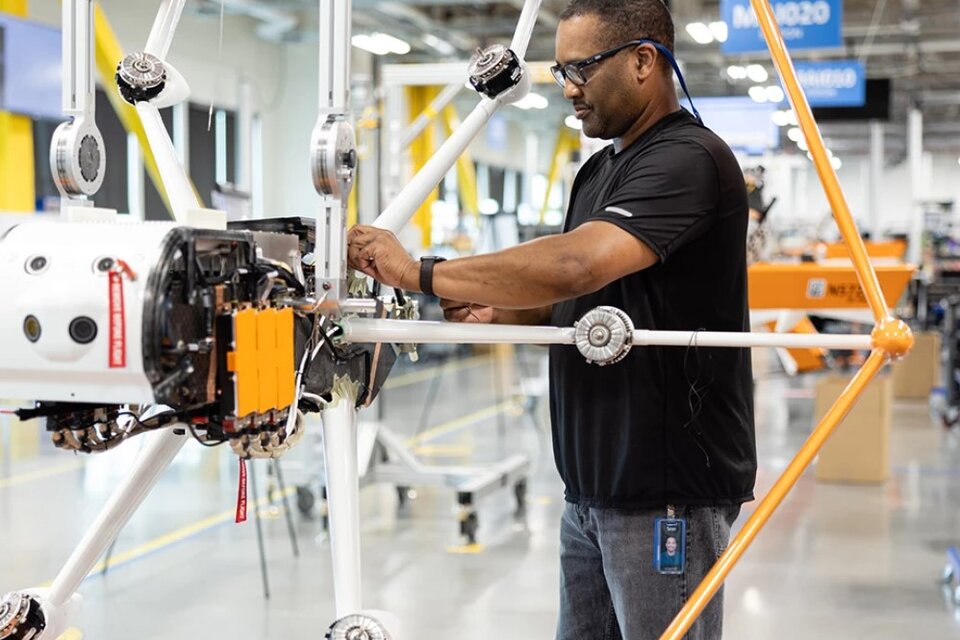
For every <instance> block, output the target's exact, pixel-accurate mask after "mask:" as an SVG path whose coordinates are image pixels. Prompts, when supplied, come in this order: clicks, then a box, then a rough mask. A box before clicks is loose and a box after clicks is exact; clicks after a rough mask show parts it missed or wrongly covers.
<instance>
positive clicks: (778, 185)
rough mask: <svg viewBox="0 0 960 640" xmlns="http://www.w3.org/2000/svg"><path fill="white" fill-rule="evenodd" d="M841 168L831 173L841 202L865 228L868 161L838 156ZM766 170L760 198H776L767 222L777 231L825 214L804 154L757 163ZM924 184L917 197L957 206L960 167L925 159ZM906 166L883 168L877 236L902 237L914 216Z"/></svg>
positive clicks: (948, 159)
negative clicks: (834, 174) (844, 200)
mask: <svg viewBox="0 0 960 640" xmlns="http://www.w3.org/2000/svg"><path fill="white" fill-rule="evenodd" d="M842 160H843V165H842V166H841V167H840V170H839V171H838V172H837V176H838V178H839V179H840V186H841V187H842V188H843V192H844V194H845V195H846V198H847V204H848V205H849V206H850V210H851V212H852V213H853V216H854V218H855V219H856V220H857V222H858V224H861V225H862V227H863V228H867V227H868V226H869V221H870V219H871V212H870V211H869V210H868V207H869V189H870V180H869V163H870V159H869V158H868V157H866V156H851V157H844V158H842ZM760 163H761V164H763V165H764V166H765V167H766V169H767V186H766V188H765V189H764V196H765V197H766V198H768V199H769V198H771V197H773V196H778V197H779V199H778V202H777V205H776V207H775V208H774V209H773V210H772V211H771V216H773V218H771V221H772V222H774V224H776V225H777V226H778V227H782V226H784V225H789V224H791V223H795V222H796V223H809V224H816V223H817V222H819V221H820V220H821V219H822V218H823V217H824V216H827V215H829V214H830V207H829V205H828V203H827V198H826V196H825V195H824V192H823V187H822V186H821V185H820V180H819V178H818V177H817V173H816V171H815V170H814V167H813V164H812V163H811V162H809V161H808V160H807V158H806V156H801V157H796V156H794V157H785V156H781V157H770V158H764V159H763V160H761V161H760ZM925 174H926V178H927V179H926V180H925V183H926V184H925V185H923V187H922V191H921V193H922V197H923V198H925V199H931V200H954V201H955V202H956V203H957V204H956V205H955V208H958V207H960V165H958V163H957V158H956V157H955V156H952V155H927V156H926V161H925ZM911 200H912V196H911V187H910V170H909V164H908V163H907V162H906V161H904V162H901V163H900V164H899V165H897V166H894V167H885V168H884V172H883V176H882V179H881V181H880V193H879V198H878V199H877V201H878V202H879V204H880V210H879V211H878V212H877V222H878V227H879V232H880V233H884V232H888V231H892V232H900V233H907V232H908V231H909V229H910V220H911V218H912V216H914V215H919V212H918V210H917V209H915V208H914V206H913V205H912V203H911Z"/></svg>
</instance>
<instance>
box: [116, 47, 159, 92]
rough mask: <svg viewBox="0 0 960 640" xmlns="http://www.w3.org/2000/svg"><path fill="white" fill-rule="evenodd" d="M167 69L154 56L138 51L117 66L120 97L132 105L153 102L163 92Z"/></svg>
mask: <svg viewBox="0 0 960 640" xmlns="http://www.w3.org/2000/svg"><path fill="white" fill-rule="evenodd" d="M166 81H167V69H166V67H165V66H164V64H163V62H162V61H161V60H160V59H159V58H157V57H156V56H154V55H151V54H149V53H146V52H143V51H138V52H136V53H131V54H130V55H128V56H126V57H125V58H124V59H123V60H121V61H120V64H119V65H117V86H118V87H119V89H120V95H122V96H123V99H124V100H126V101H127V102H129V103H131V104H136V103H138V102H146V101H148V100H151V99H153V98H155V97H157V96H158V95H160V92H161V91H163V87H164V85H165V83H166Z"/></svg>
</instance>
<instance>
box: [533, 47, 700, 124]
mask: <svg viewBox="0 0 960 640" xmlns="http://www.w3.org/2000/svg"><path fill="white" fill-rule="evenodd" d="M642 44H651V45H653V46H654V48H656V50H657V51H659V52H660V54H661V55H663V56H664V57H665V58H666V59H667V61H668V62H669V63H670V66H671V67H673V72H674V73H676V74H677V80H678V81H679V82H680V88H681V89H682V90H683V94H684V95H685V96H686V97H687V101H688V102H689V103H690V109H691V110H692V111H693V115H694V117H695V118H696V119H697V121H699V122H700V124H703V118H701V117H700V112H699V111H697V107H696V106H695V105H694V104H693V98H691V97H690V91H689V90H687V83H686V81H685V80H684V79H683V73H682V72H681V71H680V65H679V64H677V59H676V58H674V57H673V54H672V53H671V52H670V49H667V48H666V47H665V46H663V45H662V44H660V43H659V42H657V41H656V40H650V39H649V38H640V39H639V40H631V41H630V42H624V43H623V44H621V45H619V46H616V47H613V48H612V49H607V50H606V51H601V52H600V53H595V54H594V55H592V56H590V57H589V58H586V59H585V60H580V61H578V62H568V63H567V64H559V63H558V64H555V65H553V66H552V67H550V74H551V75H552V76H553V79H554V80H556V82H557V84H559V85H560V88H561V89H563V88H565V87H566V85H567V79H569V80H570V82H572V83H573V84H575V85H576V86H578V87H582V86H584V85H585V84H587V80H588V78H586V77H585V76H584V75H583V73H582V71H583V69H585V68H586V67H589V66H590V65H592V64H596V63H598V62H600V61H601V60H605V59H606V58H609V57H610V56H613V55H616V54H617V53H619V52H621V51H623V50H624V49H626V48H627V47H639V46H640V45H642ZM572 74H576V75H577V76H579V77H580V78H582V79H583V82H578V81H577V80H575V79H574V76H573V75H572Z"/></svg>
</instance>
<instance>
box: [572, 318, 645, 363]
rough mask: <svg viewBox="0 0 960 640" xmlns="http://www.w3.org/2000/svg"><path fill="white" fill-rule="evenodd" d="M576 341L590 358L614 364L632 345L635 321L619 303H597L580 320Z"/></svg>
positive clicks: (589, 359) (595, 361)
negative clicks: (615, 304)
mask: <svg viewBox="0 0 960 640" xmlns="http://www.w3.org/2000/svg"><path fill="white" fill-rule="evenodd" d="M574 341H575V343H576V345H577V349H579V350H580V353H581V354H582V355H583V357H584V358H586V359H587V362H589V363H591V364H597V365H599V366H601V367H602V366H605V365H608V364H614V363H616V362H620V361H621V360H623V359H624V358H625V357H626V355H627V353H629V352H630V347H631V346H633V322H632V321H631V320H630V316H628V315H627V314H626V313H624V312H623V311H621V310H620V309H617V308H616V307H597V308H596V309H591V310H590V311H588V312H587V313H585V314H584V316H583V317H582V318H580V320H579V321H577V324H576V325H575V331H574Z"/></svg>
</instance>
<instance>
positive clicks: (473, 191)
mask: <svg viewBox="0 0 960 640" xmlns="http://www.w3.org/2000/svg"><path fill="white" fill-rule="evenodd" d="M442 115H443V132H444V134H445V135H446V136H447V137H448V138H449V137H450V136H452V135H453V132H454V131H456V130H457V128H458V127H459V126H460V117H459V116H458V115H457V109H456V107H454V106H453V105H452V104H448V105H447V106H446V107H444V108H443V114H442ZM457 191H458V193H459V196H460V207H461V208H462V210H463V211H465V212H466V213H469V214H470V215H472V216H473V217H474V218H479V216H480V205H479V198H478V196H477V170H476V168H475V167H474V166H473V159H471V157H470V153H469V152H468V151H464V152H463V153H461V154H460V157H458V158H457Z"/></svg>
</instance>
